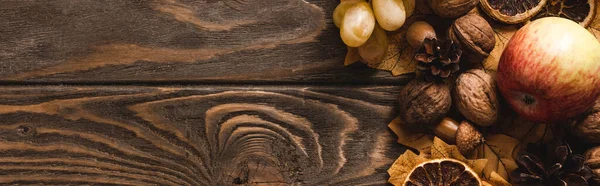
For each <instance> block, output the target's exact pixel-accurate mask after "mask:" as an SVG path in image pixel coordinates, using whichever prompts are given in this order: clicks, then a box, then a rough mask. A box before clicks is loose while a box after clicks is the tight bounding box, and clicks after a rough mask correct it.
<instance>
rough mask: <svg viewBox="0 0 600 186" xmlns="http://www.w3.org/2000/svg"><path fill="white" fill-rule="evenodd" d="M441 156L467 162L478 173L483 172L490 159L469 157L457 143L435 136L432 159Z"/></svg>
mask: <svg viewBox="0 0 600 186" xmlns="http://www.w3.org/2000/svg"><path fill="white" fill-rule="evenodd" d="M440 158H452V159H456V160H459V161H462V162H464V163H465V164H467V165H468V166H469V167H471V169H473V171H475V172H476V173H477V174H480V173H482V172H483V169H484V168H485V166H486V164H487V162H488V160H487V159H467V158H466V157H465V156H463V155H462V154H461V153H460V151H458V147H457V146H456V145H448V144H447V143H446V142H444V141H443V140H441V139H440V138H437V137H435V138H434V139H433V145H432V146H431V159H440Z"/></svg>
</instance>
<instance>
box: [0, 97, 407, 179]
mask: <svg viewBox="0 0 600 186" xmlns="http://www.w3.org/2000/svg"><path fill="white" fill-rule="evenodd" d="M399 88H400V87H393V86H366V87H348V86H340V87H317V86H309V87H307V86H254V87H252V86H239V87H232V86H196V87H179V86H177V87H174V86H172V87H129V86H119V87H113V86H29V87H24V86H13V87H2V88H1V89H0V184H2V185H6V184H39V183H42V184H57V185H67V184H101V185H238V184H243V185H254V184H259V185H295V184H301V185H384V184H386V181H387V177H388V175H387V173H386V170H387V168H388V167H389V166H390V165H391V163H393V161H394V160H395V159H396V158H397V157H398V156H399V154H400V153H401V152H402V151H403V150H404V149H403V147H401V146H400V145H399V144H397V143H396V142H395V141H396V137H395V135H393V134H392V133H391V132H390V131H389V129H387V126H386V125H387V123H388V122H390V121H391V120H392V119H393V117H394V116H395V112H394V105H395V102H396V95H397V92H398V91H399Z"/></svg>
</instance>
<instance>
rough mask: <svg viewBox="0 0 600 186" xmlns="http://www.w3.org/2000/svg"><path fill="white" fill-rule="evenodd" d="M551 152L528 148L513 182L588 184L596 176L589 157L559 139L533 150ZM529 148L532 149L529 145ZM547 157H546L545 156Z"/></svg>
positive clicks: (566, 185) (561, 185)
mask: <svg viewBox="0 0 600 186" xmlns="http://www.w3.org/2000/svg"><path fill="white" fill-rule="evenodd" d="M544 148H548V149H549V150H551V152H550V153H546V154H539V155H535V154H533V153H528V152H524V153H523V154H521V155H519V157H518V158H517V159H516V162H517V164H518V165H519V168H517V169H516V170H515V171H513V172H512V173H511V179H512V180H513V182H515V183H518V184H524V185H536V186H542V185H549V186H573V185H577V186H587V185H589V184H588V181H590V178H592V177H593V173H592V170H591V169H590V168H589V167H588V166H586V165H584V161H585V158H584V156H582V155H580V154H573V152H572V150H571V148H570V147H569V145H568V144H566V143H558V145H556V147H545V146H544V147H539V146H538V147H537V148H535V149H533V150H530V151H532V152H545V151H544V150H542V149H544ZM528 149H532V148H530V147H528ZM540 157H542V158H544V159H542V158H540Z"/></svg>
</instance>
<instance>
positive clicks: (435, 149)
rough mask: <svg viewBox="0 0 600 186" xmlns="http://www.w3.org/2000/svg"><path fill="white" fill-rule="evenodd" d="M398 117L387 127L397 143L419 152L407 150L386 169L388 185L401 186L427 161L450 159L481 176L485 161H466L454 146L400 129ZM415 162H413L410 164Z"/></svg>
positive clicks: (431, 137) (427, 135) (429, 136)
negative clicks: (457, 161)
mask: <svg viewBox="0 0 600 186" xmlns="http://www.w3.org/2000/svg"><path fill="white" fill-rule="evenodd" d="M401 122H402V121H401V119H400V117H397V118H396V119H394V120H393V121H392V122H391V123H390V124H389V125H388V127H389V128H390V129H392V131H393V132H394V133H396V135H397V136H398V143H400V144H402V145H405V146H408V147H410V148H413V149H416V150H418V151H419V155H418V156H417V155H416V154H415V153H414V152H412V151H410V150H407V151H406V152H405V153H404V154H402V155H401V156H400V157H399V158H398V159H397V160H396V162H394V164H393V165H392V167H390V169H388V173H389V174H390V179H389V180H388V181H389V182H390V183H392V184H394V185H401V184H402V183H404V179H405V178H406V176H407V175H408V173H410V171H411V170H412V169H413V168H414V166H416V165H418V164H419V163H422V162H424V161H427V160H429V159H438V158H452V159H456V160H459V161H462V162H464V163H466V164H467V165H468V166H469V167H471V169H473V170H474V171H475V172H477V173H479V174H480V176H483V175H482V174H481V173H483V170H484V168H485V167H486V165H487V164H488V163H487V162H488V160H487V159H467V158H466V157H465V156H463V155H462V154H461V153H460V151H459V150H458V147H457V146H456V145H448V144H447V143H445V142H444V141H442V140H441V139H439V138H437V137H434V136H433V135H431V134H425V133H417V132H412V131H410V130H408V129H406V128H404V127H402V126H403V125H402V123H401ZM411 161H415V162H411Z"/></svg>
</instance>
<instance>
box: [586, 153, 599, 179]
mask: <svg viewBox="0 0 600 186" xmlns="http://www.w3.org/2000/svg"><path fill="white" fill-rule="evenodd" d="M585 165H587V166H588V167H589V168H591V169H592V172H594V178H592V179H593V180H594V181H596V182H597V183H600V146H597V147H594V148H591V149H590V150H588V151H587V152H586V153H585Z"/></svg>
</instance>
